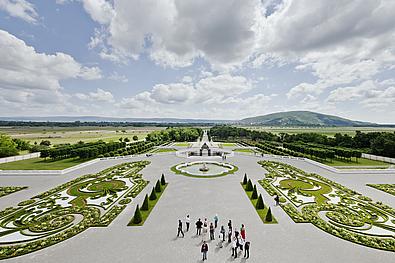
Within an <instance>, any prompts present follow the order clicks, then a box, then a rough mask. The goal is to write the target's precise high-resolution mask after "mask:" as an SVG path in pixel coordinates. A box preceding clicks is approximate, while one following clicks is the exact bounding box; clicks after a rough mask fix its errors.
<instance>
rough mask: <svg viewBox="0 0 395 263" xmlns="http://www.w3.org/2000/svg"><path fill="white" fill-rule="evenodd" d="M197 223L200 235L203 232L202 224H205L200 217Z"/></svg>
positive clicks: (197, 231)
mask: <svg viewBox="0 0 395 263" xmlns="http://www.w3.org/2000/svg"><path fill="white" fill-rule="evenodd" d="M195 225H196V235H199V236H200V234H201V233H202V226H203V222H202V220H200V218H199V220H198V221H197V222H196V223H195Z"/></svg>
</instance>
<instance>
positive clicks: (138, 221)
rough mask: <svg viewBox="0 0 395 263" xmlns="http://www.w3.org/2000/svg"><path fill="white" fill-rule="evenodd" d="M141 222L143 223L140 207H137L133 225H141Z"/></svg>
mask: <svg viewBox="0 0 395 263" xmlns="http://www.w3.org/2000/svg"><path fill="white" fill-rule="evenodd" d="M141 221H143V219H142V217H141V212H140V208H139V205H137V206H136V210H135V211H134V216H133V223H134V224H140V223H141Z"/></svg>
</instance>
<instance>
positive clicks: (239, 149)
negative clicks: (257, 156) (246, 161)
mask: <svg viewBox="0 0 395 263" xmlns="http://www.w3.org/2000/svg"><path fill="white" fill-rule="evenodd" d="M233 151H234V152H242V153H254V151H253V150H251V149H243V148H238V149H233Z"/></svg>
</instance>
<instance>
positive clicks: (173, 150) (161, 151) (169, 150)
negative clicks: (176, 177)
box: [153, 148, 177, 153]
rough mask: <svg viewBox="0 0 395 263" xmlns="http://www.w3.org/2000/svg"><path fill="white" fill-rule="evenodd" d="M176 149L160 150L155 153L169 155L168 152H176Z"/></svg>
mask: <svg viewBox="0 0 395 263" xmlns="http://www.w3.org/2000/svg"><path fill="white" fill-rule="evenodd" d="M176 151H177V150H176V149H173V148H159V149H155V150H154V151H153V153H167V152H176Z"/></svg>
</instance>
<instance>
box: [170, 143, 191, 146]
mask: <svg viewBox="0 0 395 263" xmlns="http://www.w3.org/2000/svg"><path fill="white" fill-rule="evenodd" d="M174 146H177V147H189V146H190V143H189V142H176V143H175V144H174Z"/></svg>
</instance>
